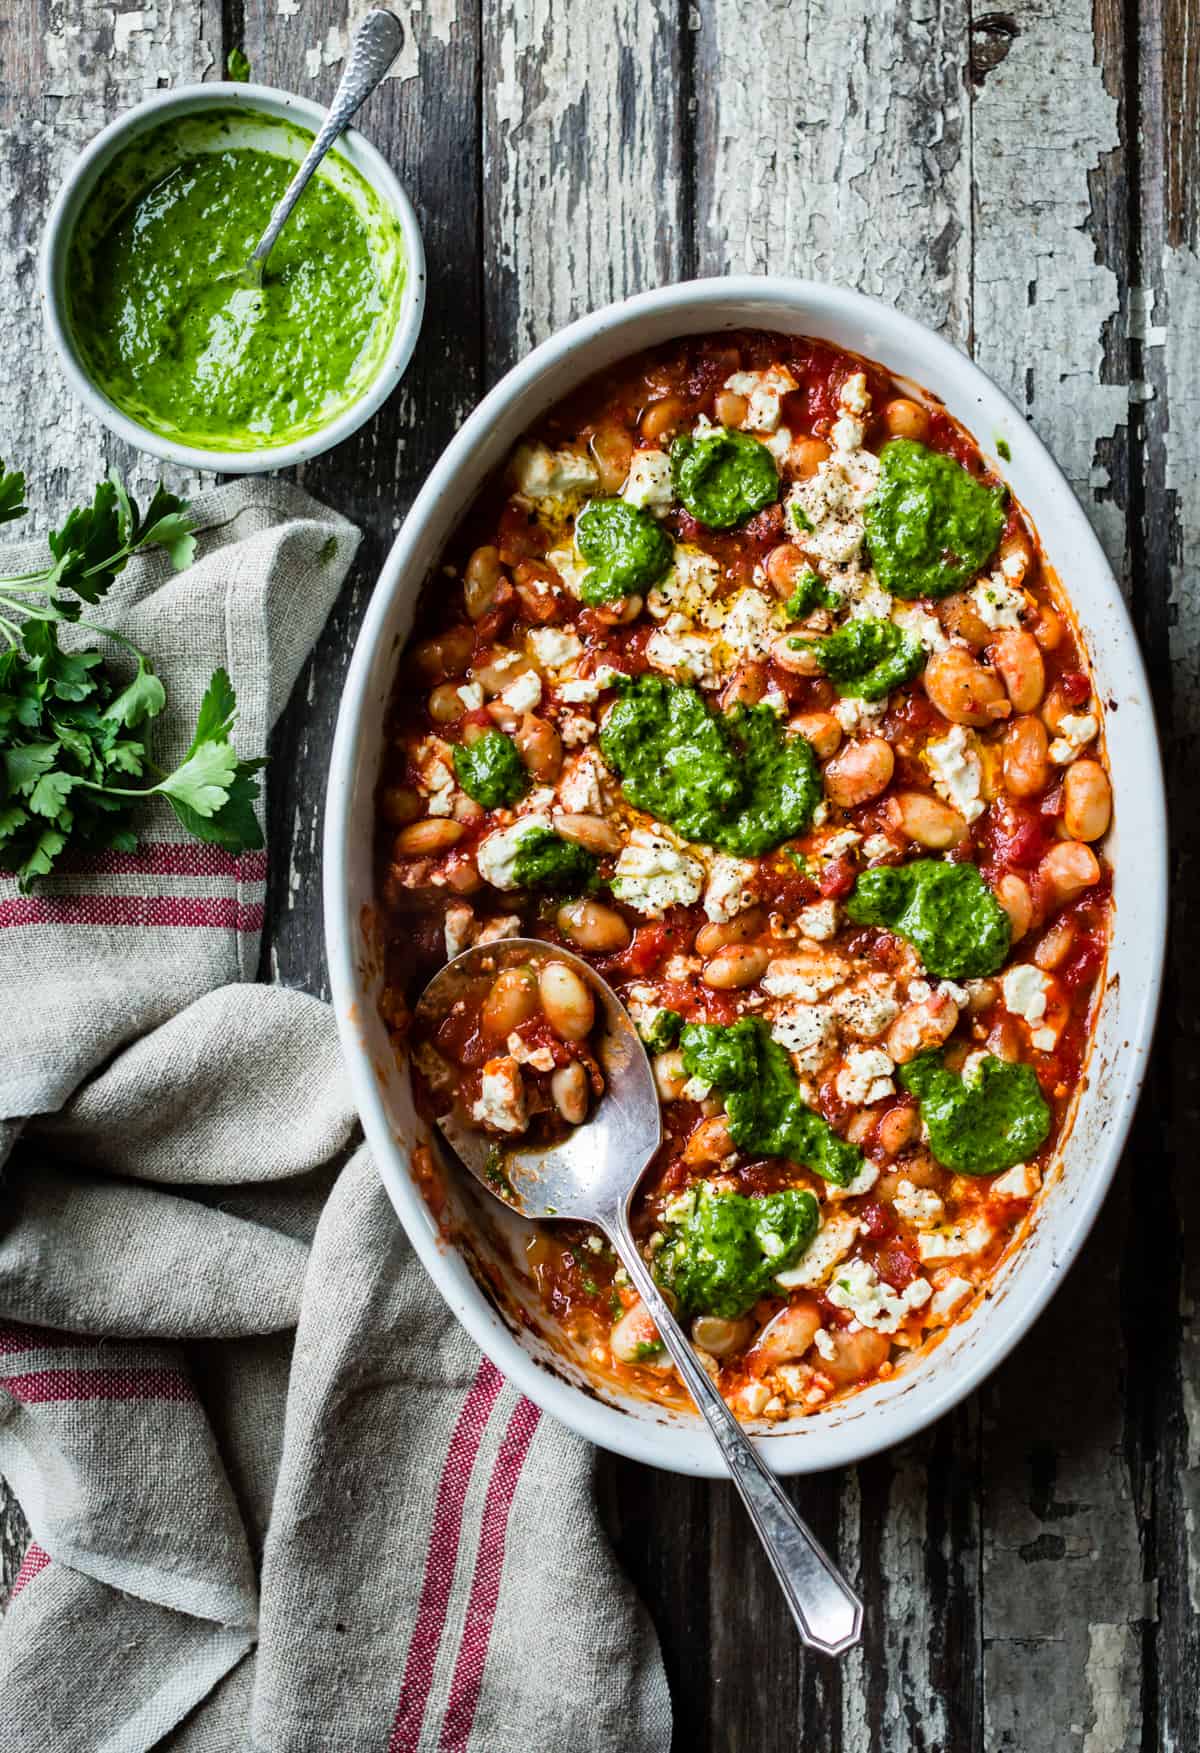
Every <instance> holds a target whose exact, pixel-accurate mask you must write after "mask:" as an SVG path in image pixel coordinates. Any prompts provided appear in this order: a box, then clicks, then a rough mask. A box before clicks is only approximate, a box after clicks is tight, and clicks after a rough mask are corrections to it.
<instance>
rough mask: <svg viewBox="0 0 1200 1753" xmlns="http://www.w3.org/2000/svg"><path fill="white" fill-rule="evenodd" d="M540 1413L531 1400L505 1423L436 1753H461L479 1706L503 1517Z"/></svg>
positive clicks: (500, 1566) (497, 1588)
mask: <svg viewBox="0 0 1200 1753" xmlns="http://www.w3.org/2000/svg"><path fill="white" fill-rule="evenodd" d="M541 1416H542V1415H541V1412H540V1411H539V1409H538V1408H537V1407H536V1406H535V1405H534V1404H533V1402H532V1401H531V1400H522V1401H520V1403H519V1404H518V1406H517V1408H516V1410H515V1411H514V1413H513V1415H512V1417H511V1418H510V1419H509V1421H508V1429H507V1430H506V1431H505V1433H504V1441H503V1442H502V1443H501V1445H500V1453H499V1454H498V1456H497V1457H496V1467H495V1471H494V1472H493V1474H492V1477H491V1480H490V1482H489V1484H488V1490H487V1499H486V1501H485V1503H484V1506H483V1521H482V1523H481V1525H480V1530H479V1551H478V1553H477V1554H476V1557H475V1575H474V1576H473V1578H472V1579H471V1599H470V1601H469V1602H468V1604H467V1618H466V1623H465V1625H464V1627H463V1637H462V1643H461V1644H460V1645H459V1650H458V1660H457V1662H456V1663H455V1666H454V1679H453V1680H452V1682H451V1685H450V1701H449V1703H448V1704H447V1706H446V1717H445V1721H444V1722H443V1724H442V1738H441V1740H440V1741H439V1742H438V1747H439V1748H440V1749H441V1753H465V1749H466V1746H467V1742H468V1741H469V1740H470V1737H471V1728H472V1725H473V1724H474V1721H475V1711H476V1708H477V1706H478V1704H479V1692H480V1688H481V1687H482V1685H483V1670H484V1668H485V1667H486V1665H487V1657H488V1647H489V1645H490V1643H491V1640H492V1626H493V1624H494V1623H495V1619H496V1603H497V1601H498V1600H499V1599H500V1578H501V1574H502V1572H503V1570H504V1545H505V1540H506V1539H507V1536H508V1518H509V1513H510V1511H511V1510H512V1504H513V1498H514V1497H515V1496H516V1491H517V1481H518V1480H519V1479H520V1477H521V1469H522V1467H523V1466H524V1465H525V1457H526V1455H528V1453H529V1445H530V1443H531V1442H532V1441H533V1433H534V1431H535V1430H536V1429H537V1427H538V1421H539V1420H540V1418H541Z"/></svg>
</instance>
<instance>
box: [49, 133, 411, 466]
mask: <svg viewBox="0 0 1200 1753" xmlns="http://www.w3.org/2000/svg"><path fill="white" fill-rule="evenodd" d="M311 143H312V135H311V134H309V133H308V132H307V131H306V130H304V129H302V128H297V127H295V126H293V125H292V124H290V123H287V122H282V121H277V120H272V119H267V118H264V117H260V116H251V117H247V116H246V115H245V114H244V113H242V112H239V111H234V110H230V111H228V112H225V111H215V112H209V113H206V114H203V115H198V116H195V117H188V118H185V119H183V120H180V121H176V122H170V123H166V124H163V125H162V126H161V127H159V128H156V129H153V130H151V131H150V132H149V133H148V134H147V135H145V136H143V137H142V138H140V139H138V140H136V141H135V142H134V143H133V144H132V145H131V146H129V147H127V148H126V149H125V151H124V152H123V153H121V154H120V156H119V157H118V158H117V159H115V160H114V162H113V164H112V165H110V166H109V168H108V169H107V170H106V172H105V173H104V175H103V176H102V177H101V179H100V181H99V183H98V184H97V186H96V188H95V189H94V190H93V191H92V194H91V196H90V197H89V199H88V202H87V205H86V206H85V208H84V211H83V214H82V216H81V218H80V222H79V224H78V226H77V228H76V231H75V234H74V237H73V239H72V242H71V250H70V257H69V271H68V311H69V319H70V324H71V329H72V332H73V336H74V340H75V345H76V348H77V350H78V353H79V356H80V360H81V363H82V364H83V366H84V368H85V370H86V371H87V372H88V374H89V375H90V376H91V378H92V379H93V381H94V382H95V384H96V386H97V387H98V388H99V389H100V390H102V391H103V392H104V394H105V395H106V396H108V398H109V399H110V401H112V402H113V403H115V404H116V406H117V407H118V408H119V409H120V410H121V412H122V413H124V414H126V415H127V416H128V417H129V418H130V419H132V420H135V421H137V422H138V423H139V424H140V425H142V426H144V427H147V428H148V429H149V430H151V431H153V432H156V433H159V434H161V435H163V436H164V437H168V438H171V439H174V440H176V441H178V442H180V443H184V444H191V445H194V446H196V447H197V448H201V449H206V450H230V451H239V450H258V449H263V448H267V447H271V446H275V445H282V444H288V443H291V442H292V441H294V440H295V439H297V438H303V437H306V436H308V435H309V434H311V433H314V432H317V431H319V430H320V429H321V428H322V427H323V426H326V425H328V424H329V422H330V421H331V420H333V419H334V418H336V416H337V415H339V414H340V413H342V412H343V410H345V409H346V408H348V407H349V406H350V405H351V404H352V403H353V402H355V401H357V399H358V398H359V396H360V395H362V394H363V392H364V391H365V390H366V389H367V388H368V387H369V385H370V383H371V381H372V379H373V378H374V376H375V374H376V372H377V370H378V369H379V367H380V365H381V363H382V361H383V359H384V357H385V355H386V353H387V349H388V346H389V343H390V342H391V339H392V336H393V334H394V333H395V328H396V322H397V317H398V314H399V310H400V304H401V299H402V294H403V290H404V283H405V261H404V250H403V243H402V239H401V233H400V224H399V220H398V219H397V218H396V217H395V215H394V214H392V213H391V212H390V211H389V210H388V209H387V208H386V207H385V205H384V203H383V201H382V200H381V198H380V197H379V196H378V195H377V194H376V192H375V190H374V189H372V188H371V186H370V185H369V184H368V183H367V182H366V180H365V179H364V178H363V177H362V176H361V175H360V174H359V173H358V172H357V171H356V170H355V169H354V168H353V167H352V166H350V165H349V164H348V163H347V162H346V161H345V160H344V159H341V158H339V157H338V156H337V154H336V153H331V154H330V155H329V157H328V158H326V160H325V161H324V164H323V165H322V166H321V169H320V170H319V171H318V173H317V175H316V176H315V177H314V178H313V179H312V181H311V182H310V183H309V185H308V188H307V189H306V190H305V192H304V194H303V195H302V196H301V198H300V201H299V203H298V205H297V207H296V209H295V211H294V212H293V214H292V216H291V218H290V219H289V220H288V222H287V224H286V226H285V227H284V229H283V232H282V233H281V235H280V237H279V240H278V242H277V243H276V245H275V248H274V249H273V250H272V252H271V255H270V258H269V260H268V263H267V270H266V275H265V277H264V281H263V286H262V290H261V291H255V290H251V289H249V288H246V287H243V286H240V285H239V284H237V282H236V278H235V277H236V276H237V274H238V273H239V271H240V269H241V268H242V267H243V266H244V265H245V262H246V260H247V258H248V256H249V255H250V252H251V250H252V249H253V248H254V245H255V244H256V243H257V241H258V239H259V237H260V236H261V235H262V233H263V231H264V230H265V228H266V225H267V222H268V220H269V219H270V216H271V213H272V210H273V209H274V207H275V204H276V203H277V201H278V200H279V198H280V196H281V195H282V194H283V192H284V190H285V188H286V187H287V185H288V183H289V181H290V180H291V178H292V176H293V174H294V173H295V169H296V165H297V164H298V162H299V160H300V159H301V158H302V157H303V155H304V153H305V152H306V151H307V150H308V147H309V146H310V145H311Z"/></svg>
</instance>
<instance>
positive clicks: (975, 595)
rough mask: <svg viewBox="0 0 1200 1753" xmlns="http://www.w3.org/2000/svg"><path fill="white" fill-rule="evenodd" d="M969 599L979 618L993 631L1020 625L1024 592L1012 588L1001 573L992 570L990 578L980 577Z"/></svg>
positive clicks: (1010, 628)
mask: <svg viewBox="0 0 1200 1753" xmlns="http://www.w3.org/2000/svg"><path fill="white" fill-rule="evenodd" d="M971 601H972V603H973V604H974V607H975V613H976V614H977V615H978V616H979V619H980V620H981V621H982V622H983V624H984V626H985V627H990V628H991V630H992V632H993V633H999V632H1000V631H1002V630H1005V629H1007V630H1013V629H1015V628H1018V627H1020V625H1021V610H1022V609H1023V608H1024V607H1025V593H1024V591H1021V590H1014V589H1013V587H1012V585H1011V584H1009V583H1008V582H1007V581H1006V579H1005V578H1004V575H1003V573H1000V572H993V573H992V575H991V577H990V578H981V579H980V581H979V583H978V584H977V585H976V586H975V588H974V590H973V591H972V592H971Z"/></svg>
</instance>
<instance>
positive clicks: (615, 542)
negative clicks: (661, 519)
mask: <svg viewBox="0 0 1200 1753" xmlns="http://www.w3.org/2000/svg"><path fill="white" fill-rule="evenodd" d="M575 546H576V547H577V548H578V549H579V552H580V553H581V554H582V555H583V557H584V559H585V560H587V561H590V563H591V569H590V571H588V572H587V573H585V574H584V578H583V582H582V584H581V585H580V587H579V595H580V599H581V601H583V602H585V603H588V604H590V605H594V604H596V603H609V602H616V601H618V600H619V599H620V598H621V597H627V596H629V595H631V594H632V592H634V591H641V590H649V588H650V586H651V585H652V584H657V583H658V581H659V579H660V578H661V577H662V576H663V574H664V573H665V572H668V571H669V570H670V567H671V559H672V555H673V552H674V550H673V549H672V546H671V541H670V538H669V537H668V536H667V534H666V532H665V531H664V530H662V529H660V528H659V526H658V524H657V523H656V522H655V521H654V518H653V517H652V516H651V514H650V513H649V512H648V511H644V510H643V509H642V508H641V507H640V506H637V505H628V504H626V502H625V500H623V499H593V500H591V501H590V503H589V504H587V505H585V506H584V508H583V510H582V511H581V512H580V514H579V516H578V517H577V518H576V520H575Z"/></svg>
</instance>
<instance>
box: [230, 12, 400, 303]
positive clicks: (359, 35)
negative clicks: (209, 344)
mask: <svg viewBox="0 0 1200 1753" xmlns="http://www.w3.org/2000/svg"><path fill="white" fill-rule="evenodd" d="M403 45H404V26H403V25H402V24H401V23H400V20H399V19H398V18H397V17H396V15H395V13H394V12H385V11H383V9H382V8H376V9H375V10H374V11H371V12H368V13H367V14H366V16H365V17H364V19H363V21H362V23H361V24H360V25H359V27H358V29H357V30H356V31H355V33H354V40H353V42H352V43H351V44H350V58H349V60H348V61H347V63H346V71H345V72H344V73H343V74H342V80H341V84H340V85H339V86H338V88H337V91H336V92H335V94H334V99H333V103H332V104H331V106H330V109H329V114H328V115H327V116H326V117H325V120H324V122H323V123H322V124H321V131H320V133H319V134H318V135H317V137H316V139H315V140H314V141H313V143H312V145H311V146H310V147H309V149H308V152H307V154H306V155H305V159H304V162H303V164H302V165H301V166H300V168H299V170H298V171H297V172H296V174H295V176H294V177H293V178H292V180H291V182H290V183H289V184H288V186H287V188H286V189H285V190H284V191H283V194H282V196H281V197H280V200H279V204H278V205H277V207H276V208H275V211H274V212H273V213H272V215H271V218H270V221H269V223H268V225H267V229H266V230H265V231H264V232H263V234H262V237H261V238H260V239H259V241H258V244H257V245H256V247H255V250H254V254H253V255H252V256H251V257H250V261H251V263H252V264H257V266H258V267H259V269H261V268H262V265H263V263H264V262H265V261H266V259H267V257H268V256H269V255H270V253H271V251H272V249H273V248H274V247H275V240H276V238H277V237H278V236H279V233H280V232H281V231H282V230H283V228H284V226H285V225H286V224H287V221H288V217H289V215H290V214H291V211H292V208H293V207H294V206H295V205H296V202H297V201H298V200H299V199H300V197H301V195H302V194H303V193H304V190H305V188H306V187H307V185H308V180H309V178H310V177H311V176H312V174H313V172H314V171H315V170H316V168H317V166H318V165H319V164H320V162H321V160H322V159H323V158H324V156H325V154H326V153H327V152H328V151H329V148H330V147H331V146H332V145H333V143H334V141H335V140H336V139H337V137H338V135H339V134H340V133H341V132H342V130H343V129H344V128H345V127H346V126H347V124H348V123H349V121H350V118H351V116H352V115H353V114H354V113H355V111H356V110H357V109H359V108H360V106H361V105H362V104H363V103H365V102H366V100H367V98H369V97H370V95H371V93H372V92H373V91H374V89H375V87H376V86H377V85H378V84H379V82H380V80H381V79H382V78H383V76H384V74H385V73H386V72H387V70H388V68H389V67H390V66H391V64H392V62H393V61H394V60H395V59H396V56H397V55H398V54H399V53H400V50H401V48H402V47H403Z"/></svg>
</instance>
